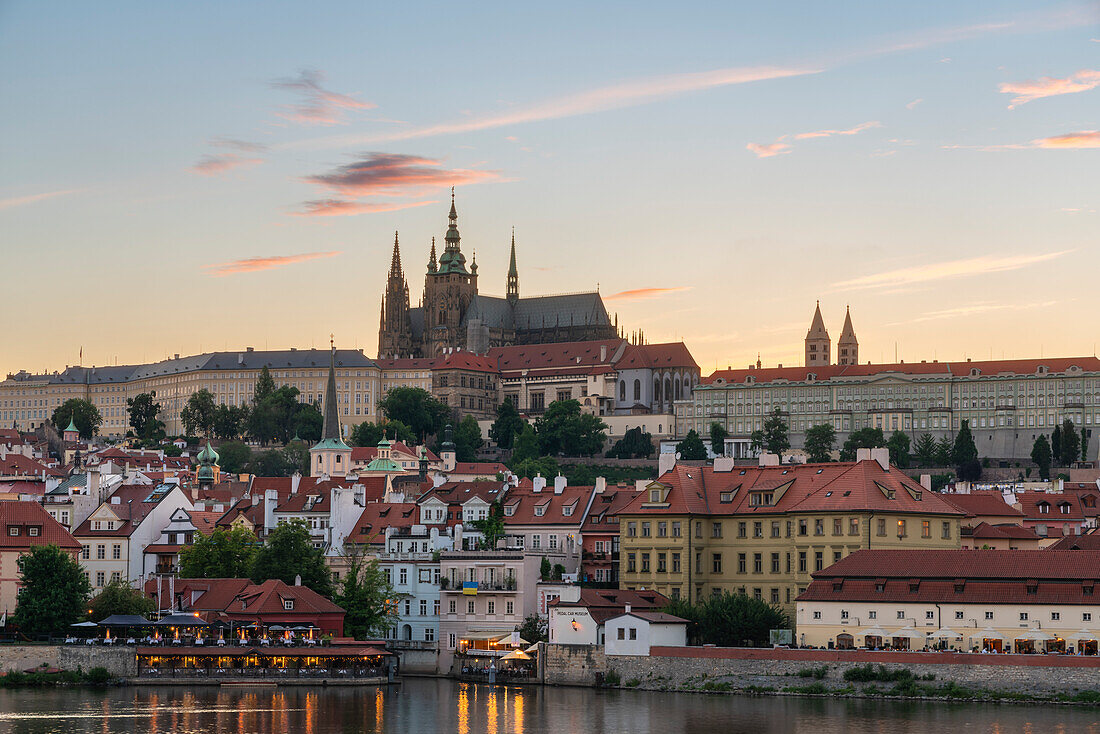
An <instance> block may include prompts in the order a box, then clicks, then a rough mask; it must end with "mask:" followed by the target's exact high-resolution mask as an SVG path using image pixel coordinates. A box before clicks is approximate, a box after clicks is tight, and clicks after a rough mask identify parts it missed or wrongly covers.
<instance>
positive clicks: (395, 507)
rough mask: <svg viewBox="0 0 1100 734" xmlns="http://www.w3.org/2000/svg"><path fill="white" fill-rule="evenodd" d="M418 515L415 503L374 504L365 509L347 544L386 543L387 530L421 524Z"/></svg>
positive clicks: (349, 535)
mask: <svg viewBox="0 0 1100 734" xmlns="http://www.w3.org/2000/svg"><path fill="white" fill-rule="evenodd" d="M418 514H419V512H418V511H417V505H416V503H415V502H373V503H371V504H369V505H367V506H366V507H364V508H363V513H362V514H361V515H360V516H359V521H358V522H356V523H355V528H354V529H353V530H352V531H351V533H349V534H348V538H347V542H349V543H361V544H366V543H376V544H378V543H384V542H385V540H386V528H411V527H412V526H413V525H417V524H419V520H418V518H417V516H418Z"/></svg>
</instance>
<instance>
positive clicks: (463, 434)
mask: <svg viewBox="0 0 1100 734" xmlns="http://www.w3.org/2000/svg"><path fill="white" fill-rule="evenodd" d="M454 444H455V460H456V461H477V452H478V449H480V448H481V447H482V446H483V445H484V444H485V439H483V438H482V437H481V427H480V426H479V425H478V424H477V419H476V418H474V417H473V416H472V415H466V416H463V418H462V420H460V421H459V422H458V427H457V428H456V429H455V431H454Z"/></svg>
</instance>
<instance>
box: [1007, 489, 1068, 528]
mask: <svg viewBox="0 0 1100 734" xmlns="http://www.w3.org/2000/svg"><path fill="white" fill-rule="evenodd" d="M1016 502H1017V504H1019V505H1020V510H1021V511H1022V512H1023V514H1024V516H1025V517H1026V518H1027V519H1028V520H1041V521H1046V522H1078V521H1083V520H1084V519H1085V508H1084V507H1083V506H1082V505H1081V495H1079V494H1078V493H1076V492H1020V493H1019V494H1017V495H1016ZM1043 505H1046V506H1047V508H1048V509H1047V511H1046V512H1043V511H1042V506H1043ZM1065 507H1068V509H1069V511H1068V512H1063V508H1065Z"/></svg>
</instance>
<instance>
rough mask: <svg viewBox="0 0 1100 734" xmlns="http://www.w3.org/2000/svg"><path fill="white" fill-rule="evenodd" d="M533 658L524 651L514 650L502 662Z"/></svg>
mask: <svg viewBox="0 0 1100 734" xmlns="http://www.w3.org/2000/svg"><path fill="white" fill-rule="evenodd" d="M530 659H531V656H530V655H528V654H527V653H525V652H524V651H523V650H513V651H512V652H510V653H508V654H507V655H505V656H504V657H502V658H501V660H530Z"/></svg>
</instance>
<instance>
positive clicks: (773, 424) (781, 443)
mask: <svg viewBox="0 0 1100 734" xmlns="http://www.w3.org/2000/svg"><path fill="white" fill-rule="evenodd" d="M750 438H751V439H752V447H753V450H755V451H767V452H768V453H769V454H775V455H776V456H778V457H779V463H783V452H784V451H786V450H787V449H789V448H790V447H791V439H790V437H789V436H788V435H787V422H786V421H785V420H783V414H782V412H780V410H779V408H776V409H775V410H773V411H772V413H771V415H769V416H768V417H767V418H765V419H764V427H763V428H761V429H758V430H755V431H753V432H752V434H750Z"/></svg>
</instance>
